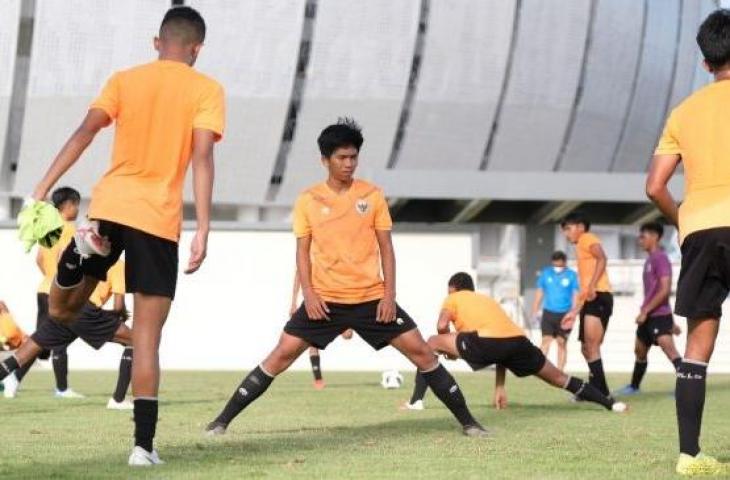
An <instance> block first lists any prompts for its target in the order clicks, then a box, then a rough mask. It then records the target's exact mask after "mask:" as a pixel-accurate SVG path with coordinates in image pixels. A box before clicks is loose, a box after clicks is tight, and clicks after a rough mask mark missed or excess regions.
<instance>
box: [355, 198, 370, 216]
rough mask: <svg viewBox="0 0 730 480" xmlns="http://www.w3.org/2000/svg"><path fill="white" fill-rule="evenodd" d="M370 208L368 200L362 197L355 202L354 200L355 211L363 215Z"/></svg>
mask: <svg viewBox="0 0 730 480" xmlns="http://www.w3.org/2000/svg"><path fill="white" fill-rule="evenodd" d="M369 209H370V204H368V201H367V200H365V199H364V198H360V199H359V200H358V201H357V202H355V210H357V213H359V214H360V215H365V214H366V213H368V210H369Z"/></svg>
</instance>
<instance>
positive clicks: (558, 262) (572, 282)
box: [532, 251, 580, 371]
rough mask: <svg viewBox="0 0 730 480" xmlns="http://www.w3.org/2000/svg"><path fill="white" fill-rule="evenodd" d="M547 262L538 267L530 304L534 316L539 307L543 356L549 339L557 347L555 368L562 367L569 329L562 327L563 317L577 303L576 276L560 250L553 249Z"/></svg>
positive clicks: (577, 288) (560, 368)
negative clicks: (554, 250) (533, 297)
mask: <svg viewBox="0 0 730 480" xmlns="http://www.w3.org/2000/svg"><path fill="white" fill-rule="evenodd" d="M550 263H551V265H550V266H547V267H545V268H543V269H542V271H541V272H540V275H539V277H538V278H537V291H536V292H535V302H534V304H533V306H532V316H533V318H535V317H537V316H538V314H539V312H540V309H541V308H542V315H541V320H540V329H541V330H542V343H541V344H540V350H542V353H544V354H545V355H546V356H547V355H548V353H549V352H550V345H552V343H553V341H555V344H556V345H557V347H558V365H557V367H558V370H561V371H562V370H565V363H566V362H567V361H568V348H567V342H568V337H569V336H570V329H564V328H563V327H562V323H563V319H564V318H565V316H566V315H567V314H568V312H570V310H571V309H572V308H573V307H574V306H575V305H577V304H578V292H579V291H580V286H579V285H578V276H577V275H576V274H575V272H574V271H573V270H571V269H570V268H568V267H567V263H568V257H567V256H566V255H565V253H564V252H561V251H556V252H553V254H552V256H551V257H550Z"/></svg>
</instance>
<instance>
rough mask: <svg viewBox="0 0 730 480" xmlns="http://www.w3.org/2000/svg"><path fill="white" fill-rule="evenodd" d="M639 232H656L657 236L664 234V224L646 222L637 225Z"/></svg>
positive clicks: (660, 236)
mask: <svg viewBox="0 0 730 480" xmlns="http://www.w3.org/2000/svg"><path fill="white" fill-rule="evenodd" d="M639 232H652V233H656V234H657V236H658V237H659V238H662V236H663V235H664V226H663V225H662V224H661V223H659V222H646V223H644V224H642V225H641V226H640V227H639Z"/></svg>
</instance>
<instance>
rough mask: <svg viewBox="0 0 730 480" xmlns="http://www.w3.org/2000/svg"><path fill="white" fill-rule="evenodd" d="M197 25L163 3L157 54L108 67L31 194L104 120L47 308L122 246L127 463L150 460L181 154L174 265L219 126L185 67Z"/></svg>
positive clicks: (220, 98)
mask: <svg viewBox="0 0 730 480" xmlns="http://www.w3.org/2000/svg"><path fill="white" fill-rule="evenodd" d="M205 33H206V27H205V22H204V21H203V18H202V17H201V16H200V14H199V13H198V12H197V11H196V10H194V9H192V8H190V7H184V6H181V7H173V8H171V9H169V10H168V11H167V13H166V14H165V16H164V18H163V20H162V23H161V25H160V30H159V36H158V37H156V38H155V39H154V48H155V50H157V52H158V53H159V56H158V59H157V60H156V61H153V62H150V63H146V64H143V65H138V66H136V67H132V68H129V69H127V70H123V71H119V72H116V73H115V74H113V75H112V76H111V78H110V79H109V80H108V81H107V83H106V85H105V86H104V87H103V89H102V91H101V94H100V95H99V97H98V98H97V99H96V100H94V102H93V103H92V104H91V105H90V107H89V111H88V113H87V114H86V117H85V118H84V120H83V122H82V123H81V125H80V126H79V128H78V129H77V130H76V131H75V132H74V133H73V134H72V135H71V137H70V138H69V140H68V142H67V143H66V145H64V147H63V148H62V149H61V151H60V152H59V154H58V156H57V157H56V159H55V160H54V161H53V163H52V165H51V166H50V168H49V170H48V172H47V173H46V174H45V176H44V177H43V179H42V180H41V182H40V183H39V184H38V186H37V187H36V189H35V191H34V193H33V195H32V198H33V199H34V200H36V201H41V200H43V199H44V198H45V197H46V195H47V194H48V191H49V190H50V189H51V188H53V185H55V184H56V182H57V181H58V179H59V178H61V176H62V175H63V174H64V173H66V171H68V169H69V168H71V166H73V165H74V164H75V163H76V161H77V160H78V159H79V158H80V156H81V155H82V153H83V152H84V150H85V149H86V147H88V146H89V144H90V143H91V142H92V141H93V140H94V137H95V136H96V134H97V133H98V132H99V131H100V130H101V129H102V128H104V127H107V126H109V125H110V124H111V123H112V122H114V123H115V134H114V135H115V136H114V148H113V153H112V160H111V166H110V168H109V169H108V170H107V172H106V173H105V174H104V176H103V177H102V179H101V180H100V181H99V182H98V183H97V184H96V186H95V187H94V189H93V192H92V195H91V203H90V206H89V214H88V217H89V219H90V222H89V223H88V224H86V225H81V226H79V228H78V230H77V232H76V235H75V236H74V240H73V241H72V242H71V244H70V245H69V247H68V248H66V250H64V252H63V253H62V255H61V260H60V262H59V267H58V272H57V274H56V279H55V281H54V284H53V285H52V286H51V295H50V304H49V310H50V314H51V317H52V318H53V319H54V320H56V321H58V322H61V323H64V324H70V323H72V322H74V321H75V320H76V318H77V317H78V312H79V311H80V310H81V308H82V307H83V306H84V304H85V303H86V301H87V300H88V298H89V296H90V295H91V293H92V292H93V291H94V289H95V288H96V285H97V283H98V282H99V281H103V280H105V279H106V275H107V271H108V270H109V268H111V266H112V265H113V264H114V263H116V261H117V259H118V258H119V257H120V255H121V254H122V252H125V258H126V263H127V267H126V272H125V277H126V279H125V280H126V285H127V291H128V292H129V293H132V294H134V339H133V343H134V358H133V368H132V391H133V394H134V425H135V429H134V432H135V433H134V438H135V440H134V448H133V449H132V453H131V454H130V456H129V462H128V463H129V465H130V466H151V465H156V464H160V463H162V461H161V460H160V457H159V455H158V454H157V452H156V450H155V449H154V445H153V443H154V437H155V434H156V429H157V419H158V400H157V395H158V389H159V380H160V365H159V345H160V340H161V335H162V327H163V325H164V323H165V320H166V319H167V316H168V313H169V311H170V306H171V303H172V300H173V298H174V297H175V289H176V286H177V273H178V242H179V239H180V229H181V224H182V213H183V185H184V181H185V174H186V171H187V170H188V166H191V165H192V171H193V175H192V177H193V178H192V183H193V192H194V197H195V212H196V218H197V229H196V231H195V234H194V235H193V240H192V245H191V251H190V259H189V261H188V265H187V268H186V269H185V273H188V274H190V273H193V272H195V271H197V270H198V269H199V268H200V266H201V264H202V263H203V260H204V259H205V257H206V252H207V244H208V233H209V231H210V209H211V196H212V191H213V173H214V162H213V149H214V145H215V142H217V141H219V140H220V139H221V138H222V135H223V127H224V123H225V105H224V95H223V88H222V87H221V85H220V84H219V83H218V82H216V81H215V80H213V79H212V78H210V77H207V76H205V75H203V74H202V73H200V72H197V71H196V70H195V69H193V68H192V67H193V65H194V64H195V61H196V59H197V58H198V55H199V54H200V51H201V49H202V47H203V41H204V39H205ZM31 207H32V206H31ZM82 259H83V261H82Z"/></svg>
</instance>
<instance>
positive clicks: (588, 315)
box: [560, 212, 613, 400]
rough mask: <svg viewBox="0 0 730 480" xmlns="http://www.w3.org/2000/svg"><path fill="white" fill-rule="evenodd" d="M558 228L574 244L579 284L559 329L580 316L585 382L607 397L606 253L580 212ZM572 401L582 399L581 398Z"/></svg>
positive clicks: (608, 311) (608, 302)
mask: <svg viewBox="0 0 730 480" xmlns="http://www.w3.org/2000/svg"><path fill="white" fill-rule="evenodd" d="M560 226H561V228H562V230H563V233H564V234H565V238H567V240H568V242H570V243H572V244H573V245H575V253H576V257H577V259H578V280H579V283H580V296H579V302H578V304H577V305H576V306H575V307H573V309H572V310H571V311H570V312H568V314H567V315H566V316H565V319H564V320H563V324H562V327H563V328H564V329H566V330H570V329H571V328H572V327H573V324H574V323H575V318H576V316H577V315H580V325H579V334H578V339H579V340H580V342H581V352H582V353H583V357H584V358H585V359H586V362H587V363H588V369H589V371H590V374H589V377H588V378H589V380H588V381H589V382H590V384H591V385H593V386H594V387H596V388H597V389H598V390H599V391H600V392H601V393H602V394H604V395H606V396H610V393H609V390H608V384H607V383H606V374H605V373H604V370H603V361H602V360H601V345H602V344H603V338H604V337H605V335H606V328H608V321H609V319H610V318H611V314H612V313H613V294H612V293H611V284H610V283H609V281H608V273H607V272H606V264H607V259H606V253H605V252H604V251H603V247H602V246H601V240H600V239H599V238H598V237H597V236H596V235H594V234H593V233H591V232H590V229H591V222H590V221H589V220H588V218H587V217H586V216H585V215H584V214H583V213H582V212H573V213H570V214H568V215H567V216H566V217H565V218H564V219H563V221H562V222H561V224H560ZM574 398H575V399H576V400H581V397H580V396H576V397H574Z"/></svg>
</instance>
